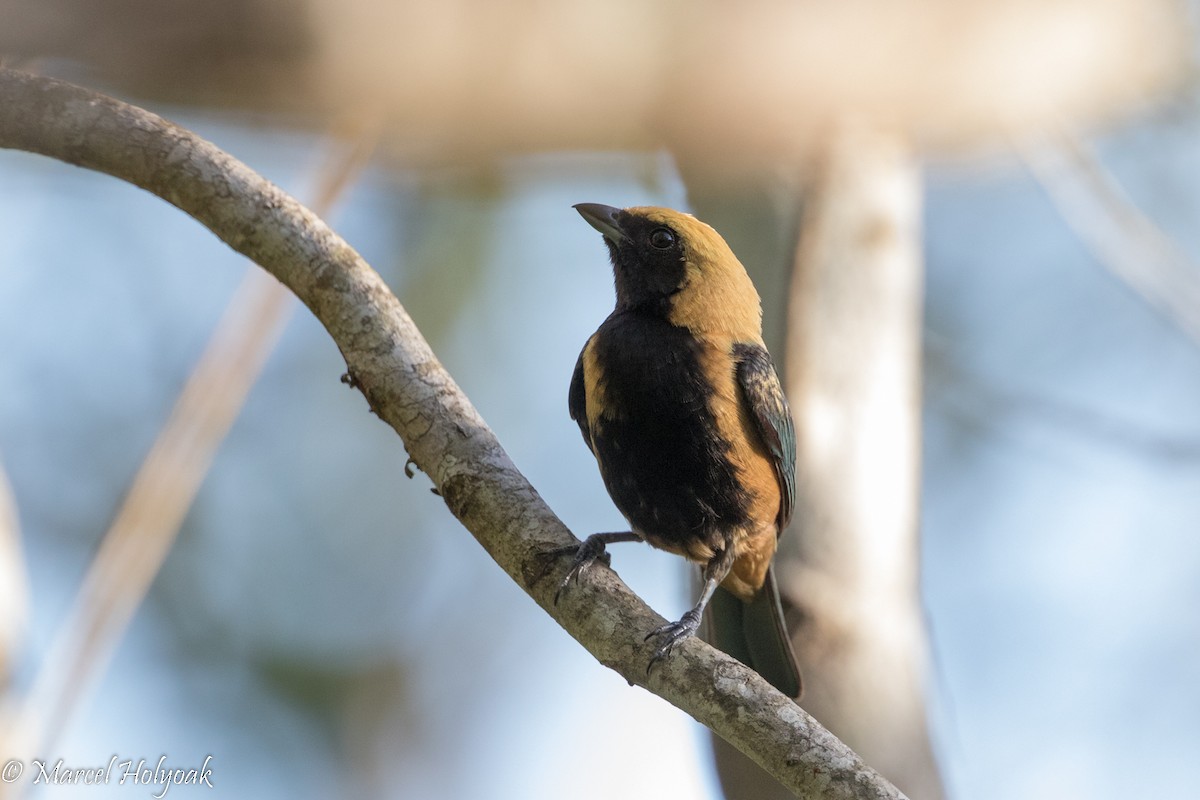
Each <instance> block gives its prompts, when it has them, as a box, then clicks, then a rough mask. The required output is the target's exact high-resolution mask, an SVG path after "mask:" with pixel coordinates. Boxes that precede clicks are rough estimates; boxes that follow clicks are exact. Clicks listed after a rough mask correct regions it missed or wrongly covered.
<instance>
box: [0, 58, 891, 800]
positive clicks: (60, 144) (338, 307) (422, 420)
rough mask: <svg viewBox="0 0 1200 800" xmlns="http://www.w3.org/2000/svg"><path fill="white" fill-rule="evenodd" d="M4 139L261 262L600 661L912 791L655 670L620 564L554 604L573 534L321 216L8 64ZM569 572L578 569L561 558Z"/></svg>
mask: <svg viewBox="0 0 1200 800" xmlns="http://www.w3.org/2000/svg"><path fill="white" fill-rule="evenodd" d="M0 146H2V147H8V148H16V149H20V150H27V151H30V152H34V153H40V154H42V155H46V156H50V157H52V158H56V159H59V160H61V161H65V162H68V163H71V164H75V165H78V166H81V167H86V168H88V169H93V170H97V171H99V172H104V173H107V174H109V175H113V176H114V177H118V178H120V179H122V180H125V181H128V182H130V183H132V184H134V185H136V186H140V187H141V188H143V189H146V190H147V191H149V192H152V193H153V194H156V195H158V196H159V197H161V198H163V199H164V200H166V201H167V202H169V203H171V204H172V205H175V206H177V207H178V208H180V209H181V210H183V211H184V212H186V213H187V214H189V215H190V216H192V217H194V218H195V219H197V220H198V221H200V222H201V223H202V224H204V225H205V226H206V227H208V228H209V229H210V230H212V231H213V233H215V234H216V235H217V236H218V237H220V238H221V239H222V240H223V241H225V242H226V243H227V244H228V245H229V246H231V247H232V248H234V249H235V250H237V251H238V252H240V253H243V254H244V255H246V256H248V257H249V258H251V259H253V260H254V261H256V262H257V263H258V264H260V265H261V266H262V267H263V268H264V269H266V270H267V271H269V272H270V273H271V274H272V275H274V276H275V277H276V278H278V279H279V280H280V281H281V282H283V283H284V284H285V285H286V286H287V287H288V288H289V289H291V290H292V291H293V292H294V293H295V294H296V296H297V297H299V298H300V300H301V301H302V302H303V303H304V304H305V305H307V306H308V307H309V309H311V310H312V312H313V314H315V315H316V317H317V318H318V319H319V320H320V321H321V323H322V324H323V325H324V326H325V328H326V329H327V330H328V331H329V334H330V335H331V336H332V337H333V339H334V341H335V342H336V343H337V345H338V347H339V348H340V349H341V352H342V355H343V356H344V357H345V359H346V364H347V366H348V369H349V374H350V376H351V378H352V382H353V383H354V384H355V385H357V386H358V387H359V388H360V389H361V390H362V392H363V394H364V395H365V396H366V398H367V402H368V403H369V404H370V406H371V408H372V409H373V410H374V411H375V413H376V414H377V415H378V416H379V417H380V419H382V420H384V421H385V422H387V423H388V424H389V425H391V426H392V428H394V429H395V430H396V432H397V433H398V434H400V436H401V438H402V439H403V440H404V444H405V446H406V447H407V448H408V452H409V454H410V455H411V456H412V458H413V460H414V461H415V462H416V463H417V465H418V466H419V467H420V468H421V469H422V470H424V471H425V472H426V474H428V475H429V476H430V478H431V479H432V480H433V482H434V484H435V485H436V486H437V487H438V489H439V491H440V492H441V495H442V497H444V498H445V501H446V505H447V506H448V507H449V508H450V511H451V512H452V513H453V514H454V515H455V516H456V517H458V519H459V520H461V521H462V523H463V524H464V525H465V526H466V527H467V529H468V530H469V531H471V533H472V534H473V535H474V536H475V538H476V539H478V540H479V542H480V544H482V545H483V546H484V548H485V549H486V550H487V551H488V552H489V553H490V554H491V556H492V557H493V558H494V559H495V560H496V562H497V563H498V564H499V565H500V566H501V567H503V568H504V570H505V571H506V572H507V573H508V574H509V575H510V576H511V577H512V578H513V579H514V580H515V581H516V582H517V583H518V584H519V585H520V586H521V588H523V589H524V590H525V591H526V592H527V593H528V594H529V595H530V596H531V597H533V599H534V600H535V601H537V603H538V604H539V605H540V606H541V607H542V608H543V609H545V610H546V612H547V613H549V614H550V615H551V616H552V617H553V618H554V619H555V620H556V621H557V622H558V623H559V624H560V625H562V627H563V628H564V629H565V630H566V631H567V632H568V633H570V634H571V636H573V637H574V638H575V639H576V640H578V641H579V642H580V643H581V644H582V645H583V646H584V647H585V648H587V650H588V651H589V652H591V653H592V654H593V655H594V656H595V657H596V658H597V659H598V660H599V661H600V662H601V663H603V664H605V665H606V666H608V667H610V668H612V669H614V670H616V671H617V672H618V673H620V674H621V675H622V676H624V677H625V678H626V679H627V680H628V681H629V682H630V683H631V684H638V685H641V686H644V687H646V688H647V689H649V690H650V691H652V692H654V693H655V694H657V695H659V696H661V697H663V698H664V699H666V700H667V701H668V702H670V703H672V704H673V705H675V706H677V707H679V708H680V709H682V710H684V711H686V712H687V713H689V714H691V715H692V716H693V717H695V718H696V719H697V720H699V721H700V722H701V723H703V724H705V725H707V726H708V727H710V728H711V729H712V730H714V731H715V732H716V733H718V734H719V735H720V736H722V737H724V738H725V739H727V740H728V741H729V742H730V743H732V744H733V745H734V746H735V747H737V748H738V749H740V750H742V751H743V752H745V753H746V754H747V755H749V756H750V757H751V758H753V759H754V760H755V761H756V762H758V763H759V764H761V765H762V766H763V767H764V768H765V769H766V770H767V771H768V772H770V773H771V774H772V775H774V776H775V777H776V778H778V779H779V780H780V781H781V782H782V783H783V784H784V785H786V786H787V787H788V788H790V789H791V790H792V791H795V792H796V793H798V794H800V795H802V796H804V797H821V798H847V799H849V798H899V797H902V795H901V794H900V793H899V792H898V791H897V790H896V789H895V788H894V787H892V786H891V785H890V784H888V783H887V782H886V781H885V780H884V779H883V778H881V777H880V776H879V775H878V774H877V773H875V772H874V771H873V770H871V769H870V768H869V767H867V766H866V765H865V764H864V763H863V762H862V760H861V759H860V758H859V757H858V756H857V755H855V754H854V752H853V751H851V750H850V749H849V748H847V747H846V746H845V745H844V744H842V743H841V742H840V741H838V740H837V739H836V738H835V737H834V736H833V735H832V734H830V733H829V732H828V731H826V730H825V729H824V728H822V727H821V726H820V725H818V724H817V723H816V722H815V721H814V720H813V719H812V718H811V717H810V716H809V715H808V714H806V713H805V712H804V711H803V710H801V709H800V708H799V707H798V706H796V705H795V704H794V703H792V701H791V700H790V699H788V698H786V697H784V696H783V695H782V694H780V693H779V692H777V691H775V690H774V689H773V688H771V687H770V686H769V685H768V684H767V683H766V682H765V681H763V680H762V679H761V678H760V677H759V676H758V675H757V674H756V673H754V672H753V671H751V670H750V669H748V668H747V667H745V666H743V665H742V664H740V663H739V662H737V661H735V660H733V659H731V658H729V657H728V656H725V655H724V654H723V653H720V652H719V651H717V650H714V649H713V648H711V647H709V646H708V645H706V644H704V643H703V642H700V641H698V640H689V641H688V642H686V643H685V644H683V645H681V646H680V647H679V648H678V649H677V651H676V653H675V654H674V655H673V656H672V657H671V658H669V659H667V660H666V661H665V662H664V663H662V664H661V665H660V666H659V667H656V669H655V670H654V672H653V673H652V674H651V675H650V676H647V675H646V664H647V663H648V662H649V659H650V655H651V652H652V649H653V648H652V645H648V644H646V643H644V642H643V641H642V635H643V633H644V632H645V631H648V630H651V629H653V628H655V627H657V626H658V625H659V624H661V622H662V620H661V618H659V617H658V615H656V614H655V613H654V612H653V611H652V610H651V609H650V608H648V607H647V606H646V605H645V604H644V603H643V602H642V601H641V600H640V599H639V598H638V597H637V596H636V595H634V594H633V593H632V592H631V591H630V590H629V589H628V588H627V587H626V586H625V585H624V584H623V583H621V581H620V579H619V578H617V576H616V575H615V574H614V573H612V572H611V571H609V570H604V569H597V570H594V571H593V572H592V574H591V575H590V576H589V577H588V579H586V580H584V581H582V582H581V584H580V585H579V587H578V588H577V589H575V590H573V591H572V592H570V594H569V595H568V596H567V597H565V598H564V601H563V603H562V604H561V605H560V606H558V607H555V605H554V604H553V596H554V585H555V579H556V578H557V577H558V576H559V574H561V573H559V570H550V571H549V573H548V574H546V575H542V574H541V573H542V569H541V562H540V561H539V558H538V555H539V553H541V552H543V551H545V550H547V549H549V548H552V547H557V546H561V545H564V544H567V543H569V542H571V541H573V540H572V538H571V535H570V532H569V531H568V530H567V529H566V527H565V526H564V525H563V524H562V522H560V521H559V520H558V518H557V517H556V516H555V515H554V513H553V512H552V511H551V510H550V509H549V507H548V506H547V505H546V504H545V502H544V501H543V500H542V499H541V497H539V496H538V494H537V492H536V490H534V488H533V487H532V486H531V485H530V484H529V483H528V481H526V480H525V478H524V476H522V475H521V473H520V472H519V471H518V470H517V469H516V467H515V466H514V465H513V463H512V462H511V461H510V460H509V458H508V455H507V454H506V453H505V452H504V450H503V448H501V446H500V444H499V442H497V440H496V438H495V436H494V435H493V434H492V432H491V430H489V429H488V427H487V425H486V424H485V423H484V422H483V420H482V419H481V418H480V416H479V414H478V412H476V410H475V408H474V407H473V406H472V405H471V403H470V401H468V400H467V398H466V396H464V395H463V393H462V391H461V390H460V389H459V388H458V386H457V385H456V384H455V383H454V381H453V380H452V379H451V378H450V376H449V374H447V373H446V371H445V370H444V369H443V368H442V366H441V364H440V363H439V362H438V360H437V358H436V357H435V356H434V354H433V352H432V351H431V350H430V349H429V345H428V344H427V343H426V342H425V340H424V339H423V338H422V337H421V334H420V332H419V331H418V330H417V328H416V326H415V325H414V324H413V322H412V320H411V319H410V318H409V316H408V314H407V313H406V312H405V311H404V309H403V307H402V306H401V305H400V302H399V301H398V300H397V299H396V297H395V296H394V295H393V294H392V293H391V291H390V290H389V289H388V288H387V286H386V285H385V284H384V282H383V280H382V279H381V278H380V277H379V276H378V275H377V274H376V273H375V272H374V271H373V270H372V269H371V268H370V267H369V266H368V265H367V264H366V262H364V261H363V259H362V258H361V257H360V256H359V255H358V253H356V252H355V251H354V250H353V249H352V248H351V247H350V246H349V245H348V244H347V243H346V242H345V241H343V240H342V239H341V238H340V237H338V236H337V235H336V234H335V233H333V231H332V230H330V229H329V227H328V226H326V225H325V223H324V222H322V221H321V220H320V219H319V218H318V217H317V216H316V215H314V214H313V213H312V212H311V211H309V210H308V209H306V208H304V207H303V206H302V205H300V204H299V203H298V202H296V201H295V200H294V199H292V198H291V197H289V196H288V195H287V194H285V193H284V192H283V191H281V190H280V189H279V188H278V187H276V186H274V185H273V184H271V183H269V182H268V181H266V180H265V179H263V178H262V177H260V176H259V175H257V174H256V173H255V172H254V171H252V170H251V169H249V168H248V167H246V166H245V165H244V164H242V163H241V162H239V161H237V160H236V159H234V158H232V157H231V156H229V155H227V154H226V153H224V152H222V151H221V150H219V149H218V148H216V147H215V146H213V145H212V144H210V143H208V142H206V141H204V140H202V139H200V138H199V137H197V136H195V135H194V134H192V133H190V132H188V131H186V130H184V129H182V128H180V127H179V126H177V125H174V124H172V123H170V122H167V121H166V120H164V119H162V118H160V117H158V116H156V115H154V114H151V113H149V112H146V111H143V110H141V109H138V108H136V107H133V106H130V105H128V104H126V103H122V102H120V101H118V100H115V99H113V98H110V97H105V96H103V95H99V94H96V93H94V92H91V91H88V90H85V89H81V88H79V87H76V86H72V85H70V84H67V83H63V82H61V81H56V80H51V79H47V78H42V77H37V76H32V75H28V74H24V73H19V72H14V71H12V70H0ZM560 566H565V564H563V565H560Z"/></svg>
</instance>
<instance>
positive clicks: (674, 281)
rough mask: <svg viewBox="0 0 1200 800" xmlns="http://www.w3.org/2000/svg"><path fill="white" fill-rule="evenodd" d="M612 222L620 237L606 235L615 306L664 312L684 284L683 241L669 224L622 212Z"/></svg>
mask: <svg viewBox="0 0 1200 800" xmlns="http://www.w3.org/2000/svg"><path fill="white" fill-rule="evenodd" d="M613 221H614V222H615V223H616V224H617V226H618V227H619V228H620V230H621V233H622V234H624V236H623V238H621V239H620V240H618V241H613V239H611V238H609V237H607V236H606V237H605V239H604V241H605V243H607V244H608V250H609V254H610V255H611V257H612V263H613V274H614V277H615V278H616V284H617V307H618V308H622V309H638V310H642V311H649V312H658V313H665V311H666V307H667V301H668V298H670V296H671V295H673V294H674V293H675V292H677V291H679V289H680V288H682V286H683V280H684V276H685V274H686V270H685V264H684V259H685V256H684V252H683V242H682V241H680V237H679V234H678V233H676V232H675V231H674V230H672V229H671V228H670V227H668V226H666V225H663V224H662V223H659V222H653V221H651V220H648V219H646V218H645V217H640V216H636V215H633V214H630V213H628V212H625V211H621V212H619V213H617V214H616V215H615V216H614V219H613Z"/></svg>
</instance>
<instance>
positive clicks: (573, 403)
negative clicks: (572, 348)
mask: <svg viewBox="0 0 1200 800" xmlns="http://www.w3.org/2000/svg"><path fill="white" fill-rule="evenodd" d="M584 349H585V350H586V349H587V348H586V347H585V348H584ZM567 406H568V408H569V409H570V410H571V419H573V420H575V422H577V423H578V424H579V432H580V433H582V434H583V441H585V442H587V446H588V449H589V450H591V449H592V432H591V430H590V429H589V428H588V418H587V388H586V386H585V385H584V383H583V352H582V351H580V353H579V360H578V361H576V362H575V374H574V375H572V376H571V391H570V392H569V393H568V395H567Z"/></svg>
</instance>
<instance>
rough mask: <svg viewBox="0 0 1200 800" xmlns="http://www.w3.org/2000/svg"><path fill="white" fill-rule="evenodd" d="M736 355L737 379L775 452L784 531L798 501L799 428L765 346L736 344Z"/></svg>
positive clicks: (774, 461)
mask: <svg viewBox="0 0 1200 800" xmlns="http://www.w3.org/2000/svg"><path fill="white" fill-rule="evenodd" d="M733 357H734V359H735V360H736V361H737V382H738V386H739V387H741V390H742V398H743V400H744V401H745V403H746V406H747V408H748V409H749V410H750V417H751V419H753V420H754V422H755V423H756V427H757V429H758V433H759V435H760V436H761V437H762V440H763V443H764V444H766V446H767V452H768V453H770V454H771V461H772V463H773V465H774V467H775V477H776V478H777V479H778V480H779V495H780V501H779V529H780V530H781V531H782V530H783V529H784V527H785V526H786V525H787V524H788V520H790V519H791V518H792V507H793V505H794V504H795V502H796V429H795V427H794V426H793V424H792V414H791V411H790V410H789V409H788V404H787V398H786V397H784V395H783V387H782V386H780V384H779V375H778V374H776V372H775V365H774V364H773V363H772V362H771V356H770V354H769V353H767V351H766V350H765V349H764V348H763V347H762V346H760V345H757V344H738V345H734V348H733Z"/></svg>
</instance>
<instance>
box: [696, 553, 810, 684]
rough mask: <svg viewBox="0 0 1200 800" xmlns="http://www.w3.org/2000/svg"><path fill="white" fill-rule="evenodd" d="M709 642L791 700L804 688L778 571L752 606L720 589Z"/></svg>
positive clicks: (711, 606) (770, 575) (714, 599)
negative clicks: (781, 600)
mask: <svg viewBox="0 0 1200 800" xmlns="http://www.w3.org/2000/svg"><path fill="white" fill-rule="evenodd" d="M709 615H710V616H709V619H710V620H711V623H710V625H709V636H708V637H707V638H708V639H709V642H710V643H711V644H712V645H713V646H714V647H716V648H717V649H719V650H721V651H723V652H725V653H728V654H729V655H731V656H733V657H734V658H736V659H737V660H738V661H741V662H742V663H743V664H745V665H746V666H748V667H750V668H752V669H753V670H754V671H756V672H757V673H758V674H759V675H762V676H763V677H764V678H766V680H767V682H768V683H770V684H771V685H772V686H774V687H775V688H776V689H778V690H779V691H781V692H783V693H784V694H786V695H787V696H788V697H794V698H797V699H799V697H800V694H801V692H802V691H803V688H802V686H801V683H800V669H799V667H797V666H796V655H795V653H793V652H792V644H791V641H790V640H789V638H788V634H787V627H786V626H785V625H784V622H783V607H782V605H781V604H780V600H779V587H778V586H777V585H776V584H775V570H774V568H773V567H772V568H770V569H768V570H767V579H766V581H765V582H764V583H763V587H762V589H760V590H759V592H758V594H756V595H755V596H754V599H753V600H751V601H750V602H749V603H746V602H743V601H741V600H739V599H738V598H737V597H735V596H734V595H733V594H732V593H730V592H728V591H726V590H725V589H723V588H722V587H720V586H718V587H717V591H716V593H715V594H713V597H712V600H711V601H710V602H709Z"/></svg>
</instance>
